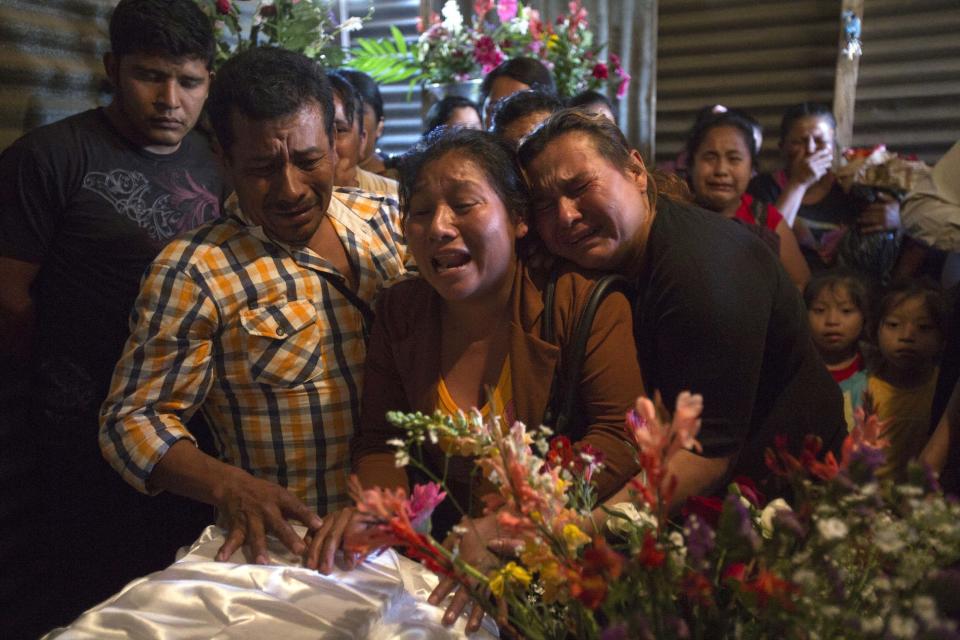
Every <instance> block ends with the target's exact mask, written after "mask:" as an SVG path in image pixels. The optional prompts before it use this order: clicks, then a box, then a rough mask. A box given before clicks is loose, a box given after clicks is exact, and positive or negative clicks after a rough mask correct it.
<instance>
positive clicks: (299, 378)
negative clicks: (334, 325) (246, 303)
mask: <svg viewBox="0 0 960 640" xmlns="http://www.w3.org/2000/svg"><path fill="white" fill-rule="evenodd" d="M240 324H241V325H242V326H243V328H244V331H245V333H246V336H247V360H248V361H249V363H250V370H251V373H252V374H253V377H254V379H255V380H256V381H257V382H262V383H264V384H269V385H273V386H279V387H294V386H296V385H299V384H303V383H305V382H309V381H310V380H313V379H315V378H317V377H319V376H320V375H321V374H322V373H323V370H324V366H323V349H322V344H321V340H322V336H321V331H320V325H319V322H318V314H317V309H316V307H314V306H313V303H312V302H310V301H309V300H293V301H291V302H287V303H285V304H280V305H270V306H267V307H259V308H256V309H245V310H243V311H241V312H240Z"/></svg>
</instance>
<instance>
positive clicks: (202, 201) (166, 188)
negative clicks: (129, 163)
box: [83, 169, 218, 241]
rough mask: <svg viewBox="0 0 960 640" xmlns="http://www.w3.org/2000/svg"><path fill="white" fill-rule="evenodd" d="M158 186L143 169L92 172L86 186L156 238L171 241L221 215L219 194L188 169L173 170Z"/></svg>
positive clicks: (84, 183) (160, 180) (88, 176)
mask: <svg viewBox="0 0 960 640" xmlns="http://www.w3.org/2000/svg"><path fill="white" fill-rule="evenodd" d="M156 182H157V186H158V187H159V189H157V188H156V187H154V186H153V184H151V182H150V180H149V179H148V178H147V176H145V175H143V174H142V173H140V172H139V171H131V170H128V169H113V170H112V171H109V172H101V171H91V172H90V173H88V174H87V175H86V176H84V178H83V188H84V189H89V190H90V191H93V192H94V193H96V194H98V195H100V196H102V197H103V198H104V199H105V200H106V201H107V202H109V203H110V204H111V205H113V207H114V209H116V211H117V213H119V214H121V215H123V216H126V217H127V218H129V219H130V220H133V221H134V222H136V223H137V225H138V226H139V227H140V228H141V229H143V230H144V231H146V232H147V234H148V235H149V236H150V238H151V239H153V240H158V241H162V240H170V239H171V238H173V237H174V236H176V235H179V234H180V233H182V232H184V231H188V230H190V229H193V228H194V227H197V226H199V225H201V224H203V223H204V222H208V221H210V220H213V219H214V218H215V217H216V216H217V210H218V202H217V197H216V196H214V195H213V194H212V193H210V192H209V191H207V190H206V189H205V188H204V187H202V186H201V185H199V184H197V183H196V182H195V181H194V180H193V178H191V177H190V174H188V173H187V172H186V171H171V172H170V175H169V177H168V178H167V179H166V180H164V179H158V180H157V181H156Z"/></svg>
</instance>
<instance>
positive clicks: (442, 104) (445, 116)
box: [423, 96, 483, 135]
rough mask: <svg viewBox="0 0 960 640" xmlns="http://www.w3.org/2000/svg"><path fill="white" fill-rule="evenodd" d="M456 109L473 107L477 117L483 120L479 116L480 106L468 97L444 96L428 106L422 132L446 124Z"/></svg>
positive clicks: (427, 131) (425, 132)
mask: <svg viewBox="0 0 960 640" xmlns="http://www.w3.org/2000/svg"><path fill="white" fill-rule="evenodd" d="M457 109H473V110H474V111H476V112H477V117H478V118H480V119H481V120H483V118H481V116H480V108H479V107H478V106H477V103H476V102H474V101H473V100H471V99H470V98H465V97H464V96H446V97H444V98H443V99H442V100H440V101H439V102H434V103H433V104H432V105H431V106H430V110H429V111H427V119H426V125H425V126H424V128H423V134H424V135H426V134H428V133H430V132H431V131H433V130H434V129H436V128H437V127H442V126H444V125H446V124H447V121H448V120H449V119H450V117H451V116H452V115H453V112H454V111H456V110H457Z"/></svg>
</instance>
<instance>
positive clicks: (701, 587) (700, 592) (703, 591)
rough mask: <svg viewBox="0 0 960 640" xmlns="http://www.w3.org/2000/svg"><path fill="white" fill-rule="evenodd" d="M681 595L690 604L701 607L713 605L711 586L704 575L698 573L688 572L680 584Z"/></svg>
mask: <svg viewBox="0 0 960 640" xmlns="http://www.w3.org/2000/svg"><path fill="white" fill-rule="evenodd" d="M680 588H681V589H682V590H683V594H684V595H685V596H686V597H687V598H688V599H689V600H690V601H692V602H695V603H696V604H699V605H702V606H709V605H711V604H712V603H713V598H712V597H711V595H712V594H713V585H712V584H711V583H710V581H709V580H708V579H707V577H706V576H705V575H703V574H702V573H699V572H694V571H689V572H687V574H686V575H685V576H683V580H682V581H681V583H680Z"/></svg>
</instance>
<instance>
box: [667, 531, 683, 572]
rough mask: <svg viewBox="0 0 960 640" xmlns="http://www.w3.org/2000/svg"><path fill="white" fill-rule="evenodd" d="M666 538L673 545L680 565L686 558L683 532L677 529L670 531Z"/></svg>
mask: <svg viewBox="0 0 960 640" xmlns="http://www.w3.org/2000/svg"><path fill="white" fill-rule="evenodd" d="M667 539H668V540H669V541H670V544H672V545H673V547H674V549H673V552H674V553H675V554H676V556H677V564H679V565H681V566H682V565H683V563H684V562H685V561H686V559H687V548H686V547H685V546H684V545H683V542H684V540H683V534H682V533H680V532H679V531H671V532H670V535H668V536H667Z"/></svg>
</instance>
